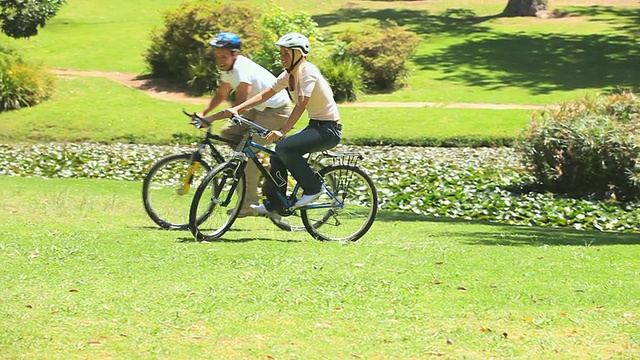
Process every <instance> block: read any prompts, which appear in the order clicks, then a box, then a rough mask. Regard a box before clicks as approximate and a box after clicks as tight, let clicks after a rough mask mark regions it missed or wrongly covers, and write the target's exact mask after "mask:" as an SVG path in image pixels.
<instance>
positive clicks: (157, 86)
mask: <svg viewBox="0 0 640 360" xmlns="http://www.w3.org/2000/svg"><path fill="white" fill-rule="evenodd" d="M51 73H53V74H54V75H58V76H93V77H101V78H106V79H110V80H113V81H115V82H117V83H120V84H122V85H124V86H126V87H129V88H132V89H136V90H140V91H144V92H145V93H146V94H147V95H149V96H151V97H154V98H158V99H162V100H167V101H176V102H184V103H189V104H202V105H204V104H207V103H208V102H209V99H207V98H203V97H196V96H193V94H190V93H189V92H188V91H187V90H185V89H183V88H181V87H178V86H175V85H174V84H171V82H169V81H167V80H164V79H156V78H147V77H141V76H138V75H136V74H132V73H121V72H107V71H84V70H71V69H54V70H51ZM340 106H342V107H404V108H423V107H441V108H460V109H493V110H506V109H524V110H539V109H545V108H548V107H549V106H547V105H528V104H491V103H439V102H355V103H346V104H341V105H340Z"/></svg>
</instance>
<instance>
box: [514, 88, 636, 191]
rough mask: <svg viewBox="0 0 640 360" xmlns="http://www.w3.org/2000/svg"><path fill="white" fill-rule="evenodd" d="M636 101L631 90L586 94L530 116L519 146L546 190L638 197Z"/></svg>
mask: <svg viewBox="0 0 640 360" xmlns="http://www.w3.org/2000/svg"><path fill="white" fill-rule="evenodd" d="M638 134H640V100H639V99H638V98H637V96H636V95H634V94H633V93H630V92H622V93H620V94H613V95H600V96H596V97H591V98H590V97H585V98H583V99H580V100H577V101H575V102H569V103H564V104H562V105H561V106H560V107H559V108H557V109H549V110H545V111H542V112H539V113H537V114H534V115H533V116H532V118H531V121H530V122H529V125H528V127H527V129H526V130H525V131H524V134H523V135H524V136H523V139H522V141H521V143H519V144H518V146H517V148H518V149H519V150H520V152H521V153H522V154H523V157H524V159H525V161H526V162H527V165H529V167H530V169H531V170H532V172H533V175H534V176H535V178H536V179H537V181H538V182H539V184H540V185H542V186H543V187H544V188H545V189H546V190H549V191H552V192H556V193H566V194H571V195H578V196H585V195H587V196H593V197H596V198H606V199H618V200H632V199H638V198H640V135H638Z"/></svg>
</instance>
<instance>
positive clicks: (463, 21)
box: [313, 8, 502, 36]
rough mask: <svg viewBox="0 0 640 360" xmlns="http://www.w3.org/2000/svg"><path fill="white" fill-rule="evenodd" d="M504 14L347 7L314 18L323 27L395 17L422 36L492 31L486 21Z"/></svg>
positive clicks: (465, 10) (461, 34)
mask: <svg viewBox="0 0 640 360" xmlns="http://www.w3.org/2000/svg"><path fill="white" fill-rule="evenodd" d="M501 16H502V15H501V14H496V15H489V16H476V14H475V13H474V12H473V11H472V10H469V9H448V10H446V11H445V12H444V13H442V14H440V15H432V14H430V13H429V12H428V11H426V10H411V9H376V10H371V9H359V8H347V9H344V8H343V9H340V10H338V11H336V12H333V13H329V14H322V15H314V16H313V20H314V21H315V22H316V23H318V25H319V26H320V27H327V26H332V25H337V24H341V23H348V22H359V21H363V20H377V21H386V20H393V21H394V22H396V23H397V24H398V25H400V26H404V27H406V28H408V29H409V30H411V31H413V32H415V33H417V34H421V35H430V34H439V35H442V34H447V35H450V36H467V35H472V34H475V33H482V32H488V31H489V30H490V28H489V27H487V26H484V25H482V23H484V22H485V21H488V20H491V19H495V18H498V17H501Z"/></svg>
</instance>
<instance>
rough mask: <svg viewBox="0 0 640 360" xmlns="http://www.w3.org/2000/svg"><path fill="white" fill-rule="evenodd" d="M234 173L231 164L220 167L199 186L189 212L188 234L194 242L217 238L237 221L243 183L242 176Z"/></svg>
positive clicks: (242, 174)
mask: <svg viewBox="0 0 640 360" xmlns="http://www.w3.org/2000/svg"><path fill="white" fill-rule="evenodd" d="M236 169H237V167H236V166H235V165H234V164H232V163H224V164H220V165H218V166H216V167H215V168H214V169H213V170H211V171H210V172H209V173H208V174H207V176H206V177H205V178H204V180H202V183H200V186H198V189H197V190H196V192H195V194H194V196H193V201H192V203H191V207H190V209H189V230H190V231H191V233H192V234H193V236H194V237H195V238H196V239H197V240H201V241H211V240H215V239H218V238H220V237H221V236H222V235H224V233H226V232H227V231H228V230H229V229H230V228H231V225H233V223H234V222H235V220H236V219H237V217H238V213H239V212H240V209H241V207H242V202H243V201H244V197H245V193H246V181H245V175H244V172H242V173H238V172H237V170H236ZM227 200H229V202H228V203H227V204H226V205H225V202H226V201H227Z"/></svg>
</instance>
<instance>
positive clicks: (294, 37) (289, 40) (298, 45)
mask: <svg viewBox="0 0 640 360" xmlns="http://www.w3.org/2000/svg"><path fill="white" fill-rule="evenodd" d="M276 45H278V46H283V47H286V48H289V49H300V51H302V53H303V54H304V55H307V54H309V48H310V45H309V39H307V37H306V36H304V35H302V34H300V33H296V32H292V33H288V34H286V35H284V36H282V37H281V38H280V39H279V40H278V41H276Z"/></svg>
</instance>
